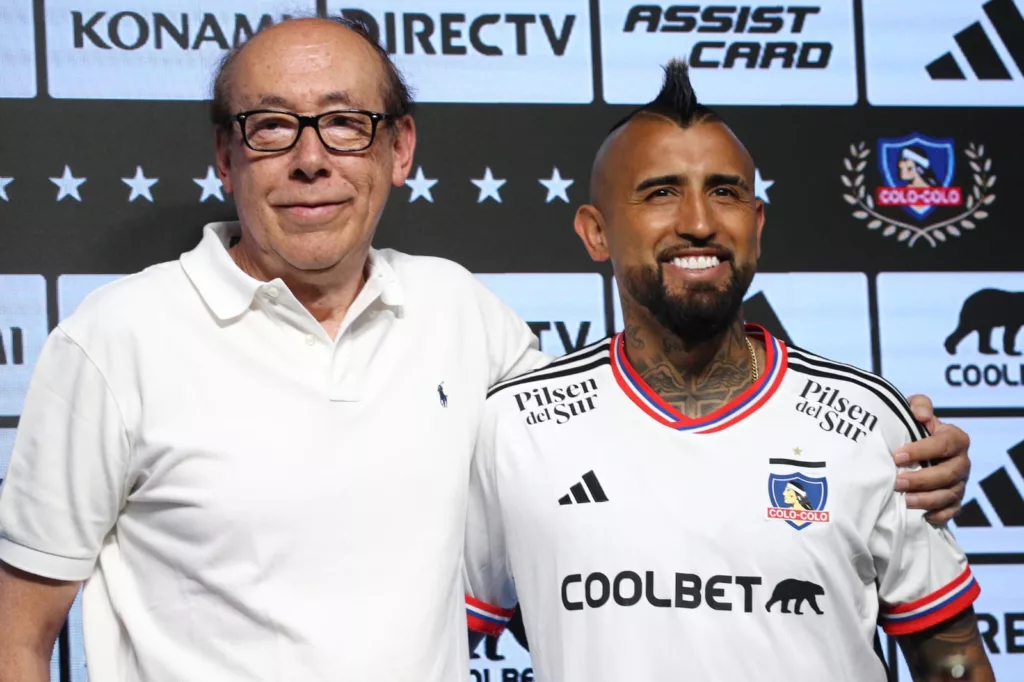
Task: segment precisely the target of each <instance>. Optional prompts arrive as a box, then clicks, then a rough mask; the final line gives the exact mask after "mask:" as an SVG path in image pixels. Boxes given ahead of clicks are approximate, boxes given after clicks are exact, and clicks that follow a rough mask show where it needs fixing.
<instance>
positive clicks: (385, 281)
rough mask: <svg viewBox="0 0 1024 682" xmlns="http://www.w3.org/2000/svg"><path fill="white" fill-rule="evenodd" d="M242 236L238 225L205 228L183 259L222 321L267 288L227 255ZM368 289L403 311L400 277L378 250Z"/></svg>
mask: <svg viewBox="0 0 1024 682" xmlns="http://www.w3.org/2000/svg"><path fill="white" fill-rule="evenodd" d="M240 234H241V227H240V226H239V224H238V222H237V221H232V222H221V223H209V224H208V225H206V226H205V227H204V228H203V238H202V239H201V240H200V242H199V244H198V245H197V246H196V248H194V249H193V250H191V251H188V252H187V253H183V254H182V255H181V266H182V268H183V269H184V270H185V274H186V275H187V276H188V278H189V279H190V280H191V281H192V284H193V285H194V286H195V287H196V289H197V290H198V291H199V295H200V296H201V297H202V299H203V301H204V302H205V303H206V305H207V306H208V307H209V308H210V310H211V311H212V312H213V314H214V315H215V316H216V317H217V318H218V319H220V320H222V321H227V320H231V319H234V318H236V317H240V316H241V315H242V313H244V312H245V311H247V310H248V309H249V307H250V306H251V305H252V301H253V298H254V297H255V296H256V294H257V292H258V291H259V290H260V288H261V287H263V286H265V285H266V284H267V283H266V282H261V281H259V280H257V279H255V278H253V277H250V276H249V275H247V274H246V273H245V272H243V271H242V269H241V268H239V267H238V265H237V264H236V263H235V261H234V259H233V258H232V257H231V255H230V254H229V253H228V248H229V247H230V245H231V240H232V239H234V238H235V237H237V236H239V235H240ZM275 281H276V282H278V283H279V285H280V286H285V285H284V283H283V282H280V281H279V280H275ZM367 286H368V287H369V288H370V290H371V292H372V295H373V298H377V297H378V296H379V297H380V300H381V303H383V304H384V305H387V306H393V307H397V308H400V307H401V306H402V305H403V303H404V301H405V294H404V292H403V290H402V285H401V282H399V280H398V275H397V274H396V273H395V270H394V268H392V267H391V264H390V263H389V262H388V261H387V258H386V257H385V255H384V254H383V253H381V252H380V251H377V250H376V249H370V272H369V276H368V278H367Z"/></svg>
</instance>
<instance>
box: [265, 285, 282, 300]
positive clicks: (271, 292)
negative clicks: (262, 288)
mask: <svg viewBox="0 0 1024 682" xmlns="http://www.w3.org/2000/svg"><path fill="white" fill-rule="evenodd" d="M280 294H281V290H280V289H278V288H277V287H267V296H269V297H270V298H277V297H278V296H279V295H280Z"/></svg>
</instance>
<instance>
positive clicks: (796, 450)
mask: <svg viewBox="0 0 1024 682" xmlns="http://www.w3.org/2000/svg"><path fill="white" fill-rule="evenodd" d="M793 454H794V455H802V454H804V451H803V450H801V449H800V448H793Z"/></svg>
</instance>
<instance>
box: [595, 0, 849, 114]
mask: <svg viewBox="0 0 1024 682" xmlns="http://www.w3.org/2000/svg"><path fill="white" fill-rule="evenodd" d="M601 32H602V41H601V49H602V65H603V69H604V84H605V98H606V100H607V101H608V102H609V103H612V104H631V103H636V102H641V101H647V100H648V99H650V95H651V93H652V92H657V89H658V84H659V81H660V78H661V71H660V69H659V68H658V67H659V65H662V64H664V63H665V62H667V61H668V60H669V59H672V58H675V57H684V58H686V60H687V62H688V63H689V65H690V67H691V68H692V69H693V78H694V85H695V87H696V89H697V91H698V92H699V93H700V95H701V98H702V99H703V100H704V101H706V102H711V103H715V104H736V105H745V104H746V105H751V104H752V105H761V104H807V105H815V104H853V103H854V102H855V101H856V98H857V87H856V65H855V58H854V41H853V9H852V3H851V2H849V1H843V2H828V3H810V4H803V5H790V6H783V5H775V4H771V3H764V4H761V3H749V4H738V5H722V4H718V3H707V4H705V3H689V4H664V3H637V2H631V1H628V0H627V1H626V2H622V1H621V0H620V1H615V0H607V1H602V3H601ZM705 74H706V76H705ZM767 74H770V76H771V87H770V88H765V87H764V79H765V78H766V77H767Z"/></svg>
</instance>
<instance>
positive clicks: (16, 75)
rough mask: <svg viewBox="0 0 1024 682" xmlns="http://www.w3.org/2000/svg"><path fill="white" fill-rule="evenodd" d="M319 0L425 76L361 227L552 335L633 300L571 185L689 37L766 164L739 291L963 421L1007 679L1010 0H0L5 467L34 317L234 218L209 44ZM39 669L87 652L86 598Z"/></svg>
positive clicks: (1019, 300) (712, 84) (1012, 573)
mask: <svg viewBox="0 0 1024 682" xmlns="http://www.w3.org/2000/svg"><path fill="white" fill-rule="evenodd" d="M312 13H319V14H332V15H336V14H339V13H343V14H346V15H349V16H354V17H358V18H361V19H363V20H364V21H366V22H367V23H368V24H369V25H370V27H371V28H372V29H373V30H374V31H375V32H376V34H377V35H378V36H379V39H380V41H381V42H382V43H383V44H384V45H385V46H386V47H387V49H388V51H389V52H391V53H392V54H393V55H394V58H395V60H396V62H397V63H398V64H399V66H400V67H401V68H402V69H403V70H404V71H405V73H406V74H407V75H408V77H409V80H410V81H411V83H412V85H413V86H414V88H415V90H416V94H417V98H418V100H419V101H420V102H421V107H420V110H419V113H418V116H417V120H418V124H419V134H420V142H419V149H418V153H417V156H416V161H415V164H414V172H413V176H412V178H411V179H410V180H409V181H408V182H407V184H406V186H405V187H402V188H398V189H396V190H394V191H393V193H392V196H391V199H390V203H389V206H388V208H387V210H386V212H385V216H384V219H383V221H382V224H381V227H380V231H379V233H378V236H377V240H376V244H377V245H378V246H389V247H394V248H397V249H400V250H403V251H407V252H412V253H419V254H432V255H439V256H444V257H448V258H452V259H454V260H456V261H459V262H461V263H462V264H464V265H465V266H467V267H468V268H470V269H471V270H472V271H474V272H476V273H479V274H480V276H481V278H482V279H483V280H484V281H485V282H486V284H487V285H488V286H489V287H491V288H492V289H493V290H494V291H495V292H497V293H498V294H499V295H500V296H501V297H503V298H504V299H505V300H506V301H508V302H509V303H510V304H511V305H512V306H513V307H514V308H516V310H518V311H519V312H520V313H521V314H522V315H523V316H524V317H525V318H526V319H527V320H528V321H529V322H530V324H531V326H532V327H533V329H534V330H535V331H536V332H537V334H538V335H539V337H540V340H541V343H542V345H543V348H544V350H546V351H548V352H551V353H555V354H561V353H564V352H566V351H569V350H572V349H574V348H577V347H579V346H581V345H583V344H587V343H590V342H593V341H596V340H598V339H599V338H601V337H603V336H605V335H606V334H607V333H609V332H611V331H614V330H615V329H617V328H619V327H620V326H621V321H620V318H619V313H618V310H617V300H616V295H615V293H614V292H615V288H614V283H613V282H612V278H611V274H610V272H609V271H608V270H607V269H606V268H604V267H599V266H597V265H595V264H594V263H592V262H591V261H590V260H589V259H588V257H587V255H586V253H585V251H584V249H583V248H582V246H581V245H580V244H579V243H578V240H577V238H576V236H575V235H574V234H573V231H572V227H571V226H572V216H573V212H574V207H575V206H576V205H577V204H579V203H581V202H583V201H585V200H586V198H587V188H588V182H589V177H588V176H589V169H590V161H591V159H592V156H593V153H594V151H595V149H596V147H597V145H598V144H599V143H600V141H601V139H602V137H603V135H604V134H605V132H606V131H607V129H608V127H609V126H610V125H611V124H612V123H613V122H615V121H616V120H618V119H619V118H620V117H621V116H622V115H624V114H625V113H627V112H628V111H629V110H630V108H631V107H632V106H635V105H637V104H639V103H642V102H645V101H647V100H649V99H650V98H651V97H652V96H653V95H654V94H655V93H656V91H657V90H658V86H659V84H660V77H661V71H660V69H659V65H661V64H663V63H665V62H666V61H667V60H668V59H669V58H671V57H677V56H678V57H686V58H688V59H689V61H690V63H691V65H692V67H693V81H694V83H695V87H696V90H697V93H698V95H699V96H700V97H701V98H702V99H703V100H704V101H705V102H706V103H708V104H711V105H713V106H716V107H717V108H719V109H720V111H721V113H723V114H724V116H725V117H726V119H727V120H728V122H729V123H730V124H731V125H732V126H733V128H734V129H735V130H736V132H737V133H738V134H739V136H740V138H742V139H743V140H744V141H745V142H746V144H747V146H748V147H749V149H750V151H751V152H752V153H753V156H754V158H755V160H756V164H757V181H756V185H757V186H756V192H757V196H758V197H760V198H761V199H762V200H763V201H764V202H765V205H766V210H767V225H766V229H765V232H764V255H763V258H762V260H761V265H760V269H761V272H760V273H759V274H758V275H757V277H756V278H755V280H754V283H753V286H752V287H751V290H750V293H749V296H748V299H747V301H746V304H745V312H746V315H747V317H748V318H749V319H752V320H755V321H759V322H761V323H763V324H765V325H767V326H768V327H769V328H770V329H771V330H773V331H774V332H775V333H776V334H778V335H780V336H781V337H782V338H784V339H786V340H788V341H791V342H792V343H794V344H796V345H799V346H803V347H805V348H808V349H810V350H813V351H816V352H818V353H822V354H824V355H828V356H831V357H833V358H835V359H838V360H843V361H846V362H850V363H853V364H855V365H859V366H861V367H864V368H867V369H872V370H874V371H878V372H881V373H883V374H885V375H886V376H888V377H889V378H890V379H891V380H893V381H894V382H895V383H896V384H897V386H898V387H899V388H900V389H902V390H903V391H904V392H907V393H913V392H924V393H927V394H928V395H930V396H931V397H932V398H933V399H934V400H935V404H936V406H937V408H938V410H939V414H940V415H942V416H943V417H944V418H945V419H947V420H948V421H951V422H953V423H956V424H958V425H960V426H961V427H963V428H964V429H965V430H967V431H968V432H969V433H970V434H971V436H972V438H973V447H972V450H971V454H972V458H973V461H974V465H973V471H972V481H971V482H970V484H969V486H968V488H967V495H966V504H965V506H964V510H963V512H962V513H961V514H960V516H959V517H958V519H957V520H956V522H955V523H954V524H953V525H952V528H953V530H954V532H955V533H956V535H957V537H958V538H959V540H960V542H961V543H962V544H963V546H964V548H965V549H966V550H967V552H969V553H970V554H971V558H972V561H973V564H974V571H975V573H976V574H977V577H978V580H979V581H980V583H981V585H982V588H983V591H982V595H981V597H980V599H979V601H978V604H977V609H978V612H979V617H980V621H981V629H982V632H983V636H984V639H985V642H986V645H987V647H988V649H989V653H990V655H991V656H992V660H993V661H994V664H995V667H996V670H997V672H998V675H999V678H1000V679H1002V680H1020V679H1024V590H1022V589H1021V588H1020V587H1019V585H1020V584H1021V583H1022V581H1024V497H1022V493H1024V388H1022V384H1024V363H1022V361H1021V357H1020V353H1021V351H1024V338H1021V336H1022V335H1021V334H1020V333H1019V332H1020V329H1021V325H1022V324H1024V274H1022V273H1021V272H1019V271H1020V270H1021V254H1022V252H1024V229H1022V227H1024V225H1022V224H1021V220H1020V218H1019V216H1020V209H1019V205H1018V203H1017V202H1018V199H1017V197H1018V196H1019V194H1020V191H1021V186H1022V184H1024V167H1022V164H1021V159H1024V135H1022V133H1021V127H1020V122H1021V120H1022V119H1021V117H1022V113H1024V111H1022V109H1021V108H1020V107H1021V106H1022V105H1024V18H1022V15H1024V0H988V1H983V0H857V1H852V0H807V1H806V2H804V3H802V4H799V5H793V6H789V5H786V6H783V5H775V4H768V3H765V4H761V3H758V2H745V3H736V4H717V3H715V4H712V3H704V2H689V3H686V4H678V5H674V4H668V3H639V2H635V1H634V0H486V1H485V0H363V2H359V1H358V0H294V2H281V1H280V0H52V1H51V0H0V131H2V132H0V273H4V274H2V275H0V476H2V474H3V471H4V470H5V468H6V462H7V459H8V458H9V453H10V450H11V447H12V442H13V438H14V434H15V430H16V428H17V426H18V417H19V414H20V412H21V409H22V404H23V398H24V393H25V387H26V385H27V382H28V380H29V377H30V374H31V372H32V367H33V363H34V362H35V360H36V357H37V355H38V353H39V350H40V347H41V345H42V343H43V341H44V339H45V337H46V335H47V333H48V332H49V330H50V329H52V328H53V326H54V325H55V324H56V323H57V322H58V321H59V320H60V319H62V318H64V317H66V316H67V315H69V314H70V313H71V312H72V311H73V310H74V309H75V307H76V306H77V305H78V303H79V302H80V301H81V300H82V298H83V297H84V296H85V295H87V294H88V293H89V292H90V291H92V290H93V289H95V288H96V287H97V286H100V285H102V284H103V283H105V282H107V281H110V280H111V279H114V278H116V277H118V276H120V275H122V274H124V273H130V272H134V271H137V270H140V269H142V268H144V267H146V266H148V265H150V264H153V263H156V262H159V261H164V260H169V259H173V258H176V257H177V256H178V255H179V254H180V253H182V252H183V251H186V250H188V249H191V248H192V247H193V246H194V245H195V244H196V243H197V241H198V239H199V237H200V232H201V228H202V226H203V224H204V223H206V222H209V221H213V220H218V219H230V218H233V217H234V209H233V206H232V203H231V197H230V196H229V195H227V194H226V193H225V192H224V191H223V188H222V187H221V185H220V182H219V181H218V180H217V178H216V176H215V174H214V172H213V168H212V166H211V164H212V163H213V156H212V151H211V133H210V130H209V128H208V126H207V125H206V123H205V116H206V104H205V102H204V100H205V99H206V98H207V96H208V93H209V83H210V74H211V69H212V67H213V66H214V64H215V63H216V62H217V60H218V59H219V58H220V56H221V55H222V54H223V52H224V50H226V49H227V48H229V47H230V46H232V45H235V44H238V43H240V42H243V41H244V40H246V39H247V38H248V37H249V36H251V35H252V33H253V31H254V30H257V29H258V28H259V27H261V26H266V25H269V24H272V23H274V22H276V21H278V20H280V18H281V17H282V16H288V15H298V14H303V15H307V14H312ZM908 159H909V161H908ZM401 645H402V643H401V642H395V646H396V648H398V647H401ZM885 648H886V650H887V655H888V656H889V657H890V661H892V662H893V663H895V665H894V666H893V667H894V672H893V677H894V679H895V678H896V677H898V679H900V680H908V679H910V678H909V676H908V674H907V672H906V670H905V667H904V666H903V665H902V664H901V663H899V662H898V659H899V657H898V655H897V654H896V653H895V646H894V645H893V643H891V642H886V647H885ZM474 655H475V656H476V658H474V660H473V661H472V667H473V677H474V679H475V680H480V681H484V680H487V681H491V682H499V680H500V681H501V682H526V681H527V680H530V679H532V671H531V670H530V663H529V657H528V655H527V653H526V652H525V651H523V650H522V649H521V648H520V647H519V646H518V644H517V643H516V642H515V641H514V640H513V639H512V638H511V637H510V636H509V635H505V636H503V637H502V638H501V639H500V640H499V641H497V642H496V643H495V642H491V643H490V645H489V646H486V647H485V646H481V647H480V648H479V650H478V651H477V652H475V654H474ZM53 679H54V680H61V682H71V681H74V682H82V681H84V680H86V679H87V671H86V669H85V665H84V658H83V654H82V648H81V625H80V609H79V606H78V605H77V604H76V606H75V609H74V611H73V614H72V618H71V619H70V621H69V625H68V627H67V628H66V629H65V631H64V633H62V635H61V638H60V643H59V646H58V647H57V650H56V651H55V652H54V660H53ZM94 682H103V681H102V680H101V681H94Z"/></svg>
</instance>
